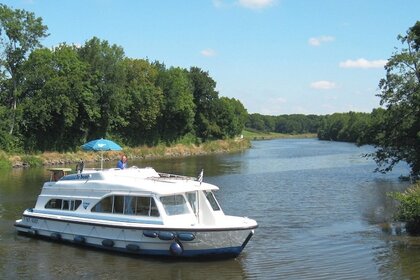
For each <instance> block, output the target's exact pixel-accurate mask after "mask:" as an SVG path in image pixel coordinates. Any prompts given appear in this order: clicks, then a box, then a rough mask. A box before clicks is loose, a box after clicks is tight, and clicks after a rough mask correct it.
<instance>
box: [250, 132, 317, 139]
mask: <svg viewBox="0 0 420 280" xmlns="http://www.w3.org/2000/svg"><path fill="white" fill-rule="evenodd" d="M243 137H244V138H246V139H249V140H271V139H284V138H293V139H299V138H317V134H316V133H302V134H284V133H277V132H262V131H251V130H244V131H243Z"/></svg>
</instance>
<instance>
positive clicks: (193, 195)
mask: <svg viewBox="0 0 420 280" xmlns="http://www.w3.org/2000/svg"><path fill="white" fill-rule="evenodd" d="M187 199H188V202H189V203H190V206H191V208H192V210H193V211H194V214H197V208H198V205H197V192H188V193H187Z"/></svg>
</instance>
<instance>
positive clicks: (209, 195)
mask: <svg viewBox="0 0 420 280" xmlns="http://www.w3.org/2000/svg"><path fill="white" fill-rule="evenodd" d="M204 194H205V195H206V198H207V200H208V202H209V203H210V205H211V208H213V210H214V211H219V210H220V206H219V203H217V200H216V197H214V194H213V193H212V192H211V191H204Z"/></svg>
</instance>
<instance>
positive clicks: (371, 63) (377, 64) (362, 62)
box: [340, 58, 387, 69]
mask: <svg viewBox="0 0 420 280" xmlns="http://www.w3.org/2000/svg"><path fill="white" fill-rule="evenodd" d="M386 63H387V61H386V60H384V59H378V60H367V59H364V58H359V59H357V60H351V59H348V60H346V61H343V62H340V67H341V68H365V69H367V68H382V67H384V66H385V64H386Z"/></svg>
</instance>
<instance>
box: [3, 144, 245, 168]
mask: <svg viewBox="0 0 420 280" xmlns="http://www.w3.org/2000/svg"><path fill="white" fill-rule="evenodd" d="M249 147H251V142H250V140H249V139H248V138H239V139H228V140H216V141H209V142H206V143H202V144H200V145H195V144H175V145H172V146H166V145H158V146H155V147H148V146H141V147H134V148H133V147H124V149H123V151H107V152H104V153H103V159H104V161H111V160H112V161H116V160H118V159H119V158H120V155H121V154H122V153H124V154H126V155H127V157H128V158H129V159H160V158H172V157H188V156H198V155H208V154H217V153H231V152H239V151H243V150H246V149H248V148H249ZM81 160H83V161H84V162H99V161H100V160H101V153H98V152H85V151H82V150H78V151H76V152H66V153H59V152H44V153H39V154H8V153H5V152H2V151H0V168H22V167H30V166H59V165H65V164H73V163H77V162H79V161H81Z"/></svg>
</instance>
